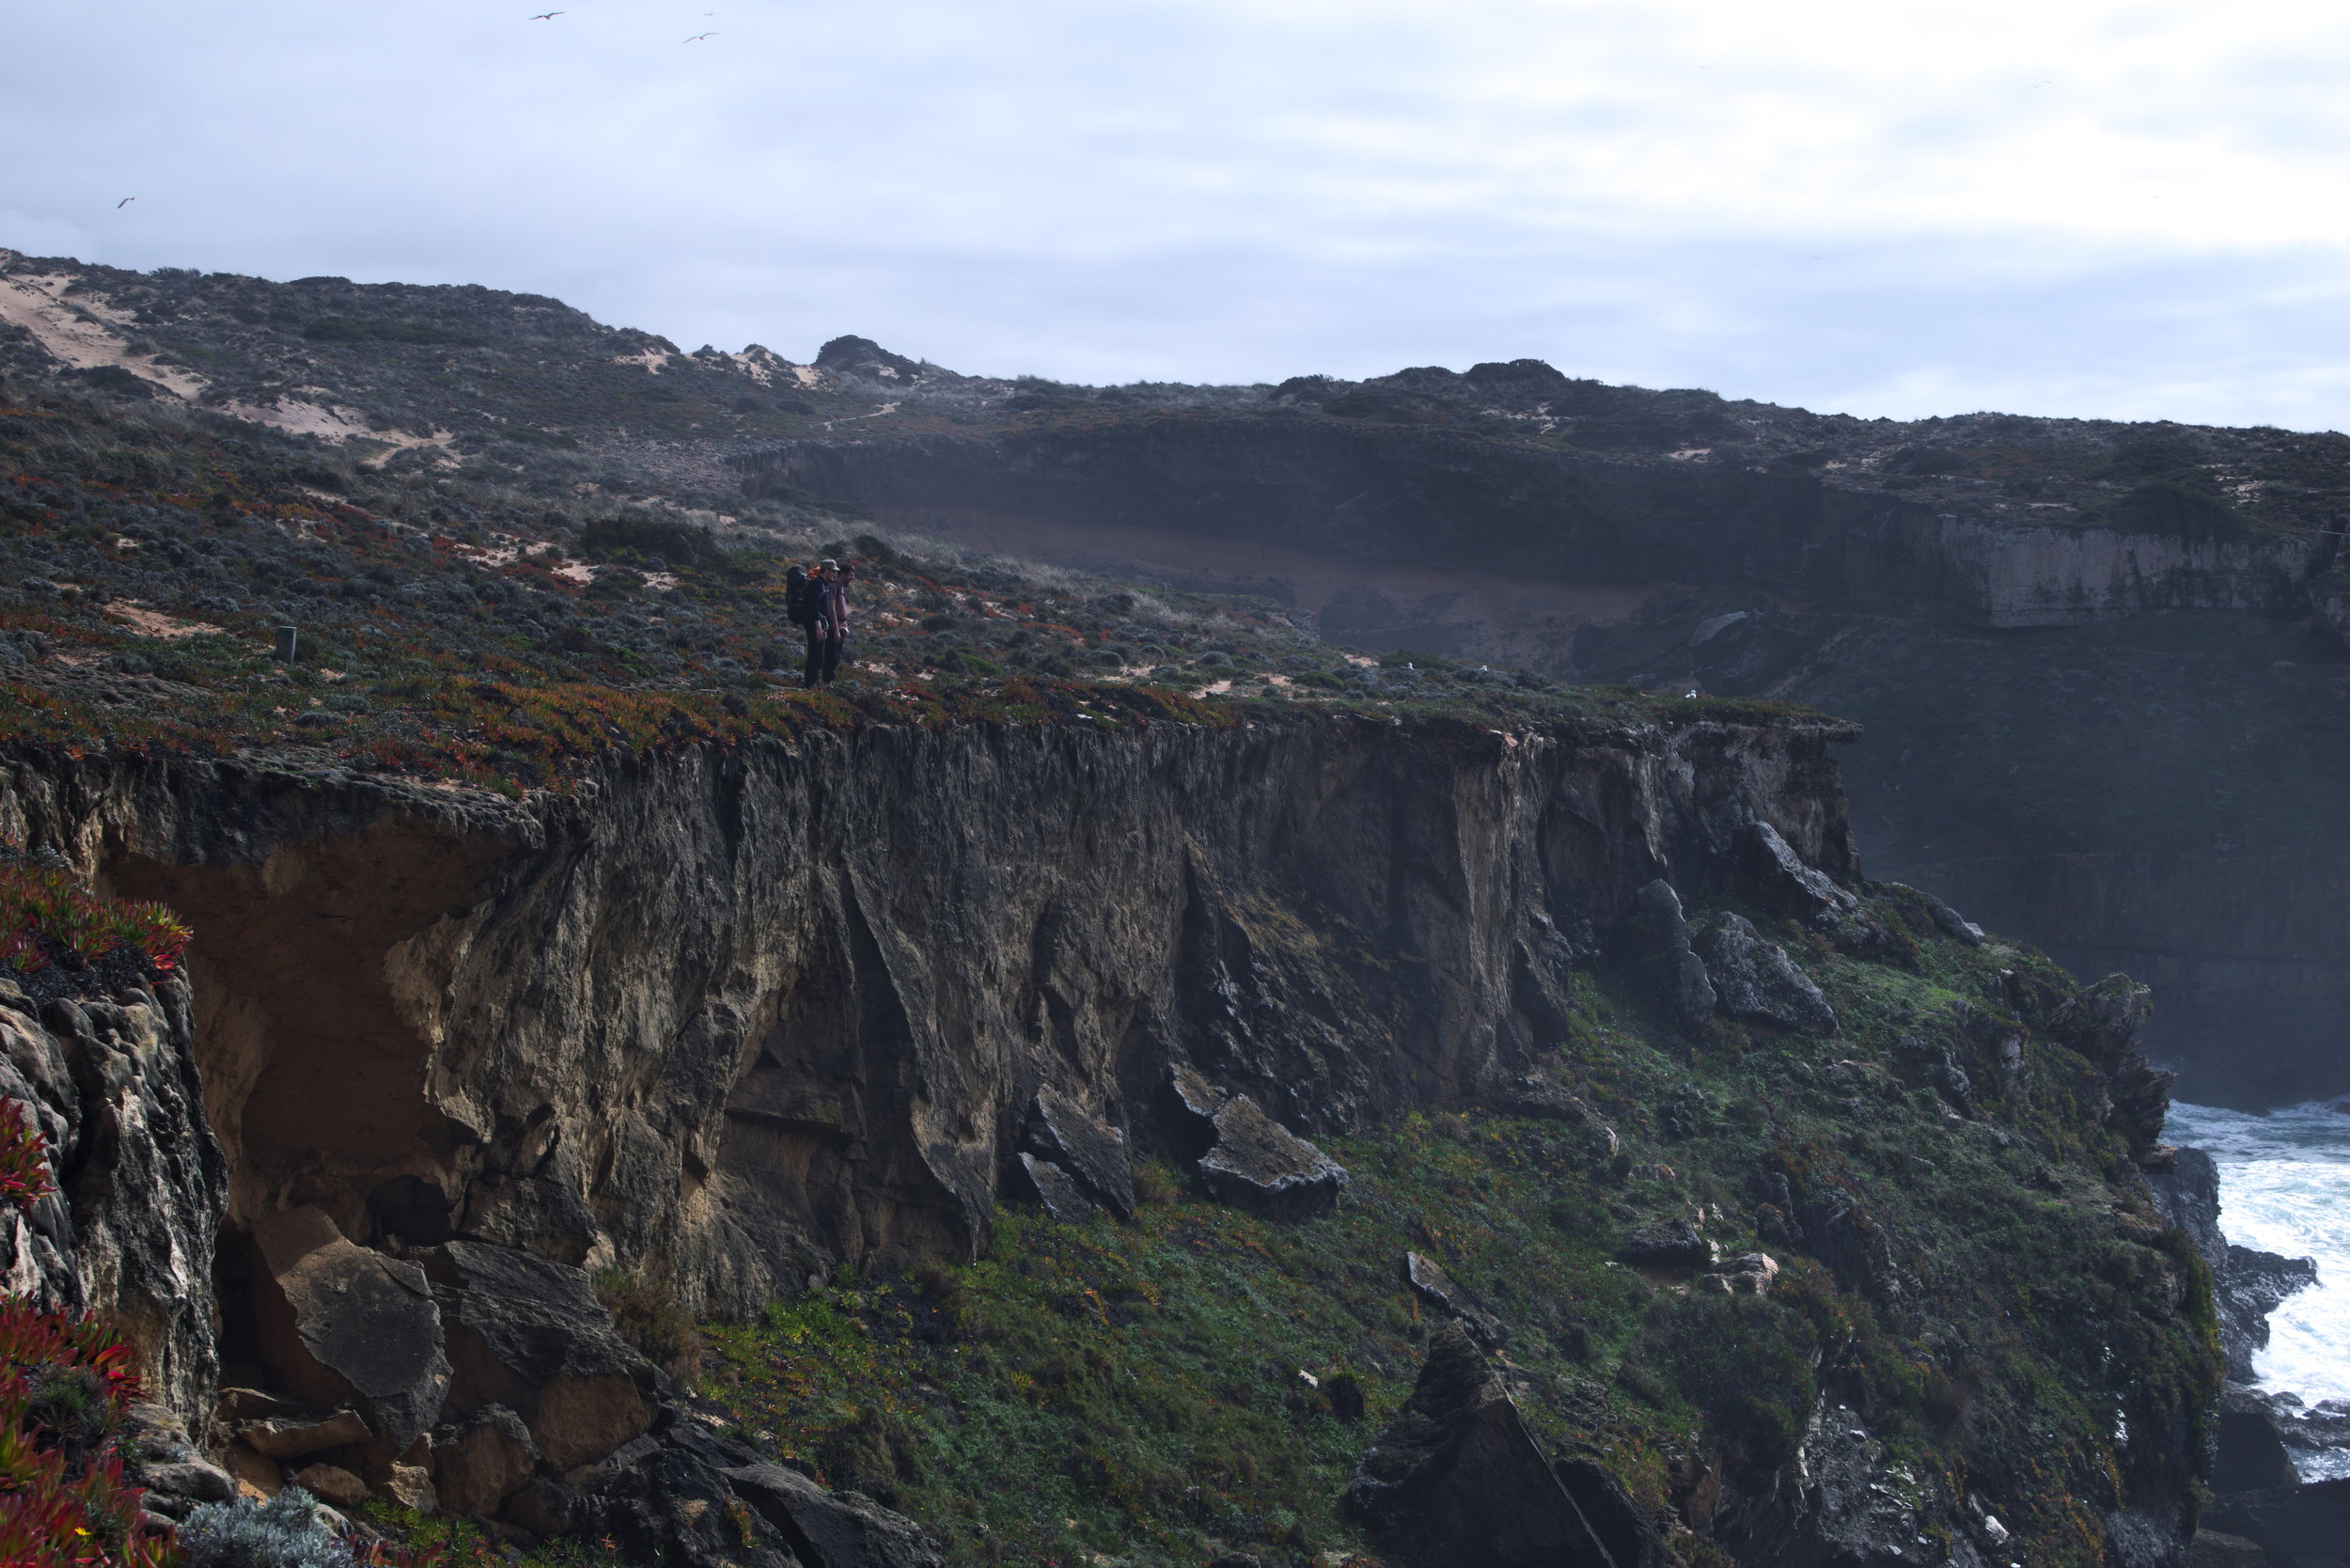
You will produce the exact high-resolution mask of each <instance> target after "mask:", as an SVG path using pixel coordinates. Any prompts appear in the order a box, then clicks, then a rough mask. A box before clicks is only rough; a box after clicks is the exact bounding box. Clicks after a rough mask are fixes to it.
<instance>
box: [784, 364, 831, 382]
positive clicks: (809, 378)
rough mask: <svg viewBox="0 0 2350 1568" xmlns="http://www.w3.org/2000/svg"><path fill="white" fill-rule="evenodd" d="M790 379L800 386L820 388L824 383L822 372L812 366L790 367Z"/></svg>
mask: <svg viewBox="0 0 2350 1568" xmlns="http://www.w3.org/2000/svg"><path fill="white" fill-rule="evenodd" d="M791 379H792V380H793V381H796V382H798V383H799V384H801V385H802V386H821V385H823V382H824V372H823V371H822V370H819V369H818V368H816V367H815V366H813V365H794V366H792V367H791Z"/></svg>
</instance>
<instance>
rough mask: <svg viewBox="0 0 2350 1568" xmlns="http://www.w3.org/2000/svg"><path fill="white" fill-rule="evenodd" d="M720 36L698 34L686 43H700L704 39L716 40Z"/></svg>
mask: <svg viewBox="0 0 2350 1568" xmlns="http://www.w3.org/2000/svg"><path fill="white" fill-rule="evenodd" d="M717 36H718V35H717V34H715V33H696V34H695V35H694V36H693V37H692V38H690V39H686V40H685V41H686V42H688V43H699V42H701V40H702V39H714V38H716V37H717Z"/></svg>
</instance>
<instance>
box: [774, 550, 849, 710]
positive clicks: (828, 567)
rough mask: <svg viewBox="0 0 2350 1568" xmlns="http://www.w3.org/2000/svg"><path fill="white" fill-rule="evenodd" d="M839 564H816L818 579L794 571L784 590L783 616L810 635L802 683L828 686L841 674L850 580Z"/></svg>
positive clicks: (845, 569) (846, 570) (828, 560)
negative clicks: (787, 616)
mask: <svg viewBox="0 0 2350 1568" xmlns="http://www.w3.org/2000/svg"><path fill="white" fill-rule="evenodd" d="M851 575H853V573H852V572H851V571H850V570H849V569H848V568H845V567H843V566H842V565H841V564H840V563H839V562H838V561H836V560H831V559H826V560H822V561H819V562H817V564H816V575H814V576H813V577H809V576H807V575H805V574H803V573H801V572H800V571H799V568H797V567H794V568H792V569H791V575H790V576H788V577H787V578H786V586H785V588H784V612H785V613H786V614H787V615H789V616H790V617H791V620H792V623H793V624H794V625H796V626H799V627H800V628H802V629H803V630H805V631H806V632H807V664H806V666H803V667H802V669H801V671H800V683H801V684H802V685H804V686H813V685H817V684H820V683H829V682H831V680H832V678H833V677H834V676H835V675H837V674H838V673H839V671H840V651H841V649H842V647H843V646H844V645H845V644H846V643H847V642H848V640H849V578H850V577H851Z"/></svg>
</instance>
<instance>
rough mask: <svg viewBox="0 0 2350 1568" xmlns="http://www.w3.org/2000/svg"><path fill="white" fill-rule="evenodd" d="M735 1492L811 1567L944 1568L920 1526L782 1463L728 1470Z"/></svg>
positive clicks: (872, 1502) (728, 1477) (856, 1494)
mask: <svg viewBox="0 0 2350 1568" xmlns="http://www.w3.org/2000/svg"><path fill="white" fill-rule="evenodd" d="M725 1473H726V1479H727V1480H728V1482H730V1483H731V1484H732V1486H733V1488H734V1491H735V1494H736V1495H737V1496H739V1497H742V1499H743V1500H744V1502H746V1503H748V1504H750V1506H751V1507H752V1509H753V1510H754V1511H756V1512H757V1513H758V1514H759V1516H760V1518H762V1519H764V1520H766V1521H767V1522H768V1523H769V1524H771V1525H773V1526H775V1527H776V1530H777V1532H778V1533H780V1534H781V1535H782V1536H783V1538H784V1540H785V1541H786V1542H788V1543H789V1544H790V1545H791V1549H792V1550H793V1551H794V1552H796V1553H798V1554H799V1557H800V1559H801V1560H802V1561H803V1562H805V1563H807V1564H808V1565H809V1568H942V1562H941V1560H940V1558H939V1555H938V1552H937V1549H936V1548H935V1547H933V1546H932V1544H930V1542H929V1541H928V1540H927V1539H925V1538H924V1536H923V1534H922V1531H921V1529H920V1527H918V1526H917V1525H916V1524H915V1522H914V1521H913V1520H911V1519H909V1518H907V1517H906V1516H905V1515H903V1514H901V1513H892V1512H891V1511H889V1510H888V1509H886V1508H884V1507H882V1506H881V1505H880V1504H879V1503H877V1502H874V1501H873V1500H872V1499H871V1498H870V1497H865V1496H864V1495H863V1494H861V1493H857V1492H828V1491H826V1490H825V1489H824V1488H823V1487H822V1486H819V1485H818V1484H816V1482H813V1481H810V1480H809V1479H808V1478H807V1477H806V1476H804V1475H802V1474H800V1473H799V1472H798V1471H797V1470H790V1469H786V1468H784V1467H783V1466H780V1465H744V1466H737V1467H736V1468H733V1469H730V1470H728V1471H727V1472H725Z"/></svg>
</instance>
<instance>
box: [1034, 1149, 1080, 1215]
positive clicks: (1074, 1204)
mask: <svg viewBox="0 0 2350 1568" xmlns="http://www.w3.org/2000/svg"><path fill="white" fill-rule="evenodd" d="M1017 1158H1018V1162H1019V1165H1018V1168H1019V1171H1020V1174H1021V1177H1022V1179H1023V1180H1024V1181H1025V1182H1026V1185H1027V1189H1028V1195H1029V1196H1031V1197H1033V1198H1035V1200H1037V1201H1038V1202H1040V1203H1042V1204H1043V1205H1044V1212H1045V1213H1046V1214H1048V1215H1052V1216H1053V1217H1054V1218H1055V1219H1058V1220H1061V1221H1063V1222H1066V1223H1070V1224H1073V1223H1075V1222H1076V1221H1078V1220H1081V1219H1086V1218H1089V1217H1090V1216H1091V1215H1092V1214H1093V1200H1091V1199H1089V1198H1088V1197H1087V1196H1086V1195H1085V1190H1084V1189H1083V1188H1082V1187H1080V1186H1079V1185H1078V1184H1077V1179H1076V1178H1075V1177H1074V1176H1072V1175H1071V1174H1070V1173H1069V1172H1068V1171H1066V1170H1063V1169H1062V1168H1060V1167H1059V1166H1058V1165H1055V1164H1054V1163H1053V1162H1052V1161H1051V1160H1047V1159H1040V1158H1039V1157H1038V1156H1036V1155H1034V1154H1031V1153H1029V1152H1026V1150H1023V1151H1021V1152H1020V1154H1019V1155H1018V1156H1017Z"/></svg>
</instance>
